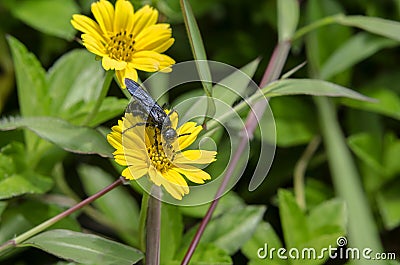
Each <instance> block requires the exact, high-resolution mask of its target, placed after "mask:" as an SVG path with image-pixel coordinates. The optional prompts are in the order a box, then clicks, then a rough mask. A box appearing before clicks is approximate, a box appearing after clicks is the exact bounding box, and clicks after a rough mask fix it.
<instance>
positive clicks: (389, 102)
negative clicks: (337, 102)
mask: <svg viewBox="0 0 400 265" xmlns="http://www.w3.org/2000/svg"><path fill="white" fill-rule="evenodd" d="M360 91H361V92H362V93H363V94H365V95H366V96H368V97H371V98H375V99H377V100H378V102H361V101H355V100H350V99H342V100H341V102H342V103H343V104H344V105H346V106H349V107H352V108H357V109H361V110H366V111H371V112H375V113H379V114H382V115H386V116H388V117H391V118H394V119H397V120H400V97H399V95H397V94H396V92H394V91H392V90H390V89H385V88H379V87H378V88H377V87H374V88H368V89H363V90H360Z"/></svg>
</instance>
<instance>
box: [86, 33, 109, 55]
mask: <svg viewBox="0 0 400 265" xmlns="http://www.w3.org/2000/svg"><path fill="white" fill-rule="evenodd" d="M82 40H83V45H85V47H86V49H88V51H90V52H92V53H94V54H96V55H98V56H100V57H104V56H106V53H107V50H106V48H105V47H104V45H103V43H101V41H100V40H98V39H96V38H95V37H93V36H92V35H89V34H82Z"/></svg>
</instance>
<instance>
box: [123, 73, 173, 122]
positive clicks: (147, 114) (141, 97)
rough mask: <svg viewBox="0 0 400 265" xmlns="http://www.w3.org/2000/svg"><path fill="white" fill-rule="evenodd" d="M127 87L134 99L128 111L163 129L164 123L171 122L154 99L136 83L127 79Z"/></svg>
mask: <svg viewBox="0 0 400 265" xmlns="http://www.w3.org/2000/svg"><path fill="white" fill-rule="evenodd" d="M125 84H126V87H127V89H128V91H129V93H131V95H132V97H133V101H132V102H131V103H130V104H129V106H128V109H127V111H128V112H132V113H133V114H134V115H140V116H141V117H143V119H147V120H148V122H149V123H150V124H151V123H152V124H153V125H154V126H156V127H159V128H161V127H162V125H163V122H164V121H167V122H169V119H168V117H167V114H166V113H165V112H164V110H163V109H162V108H161V107H160V105H158V104H157V102H155V101H154V99H153V98H152V97H151V96H150V95H149V94H148V93H147V92H146V91H145V90H144V89H143V88H142V87H141V86H140V85H139V84H138V83H136V82H135V81H133V80H131V79H125Z"/></svg>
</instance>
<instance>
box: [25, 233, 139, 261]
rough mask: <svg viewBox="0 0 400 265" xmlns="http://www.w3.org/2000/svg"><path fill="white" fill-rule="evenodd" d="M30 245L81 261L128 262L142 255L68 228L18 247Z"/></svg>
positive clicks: (35, 238)
mask: <svg viewBox="0 0 400 265" xmlns="http://www.w3.org/2000/svg"><path fill="white" fill-rule="evenodd" d="M26 246H32V247H35V248H39V249H41V250H43V251H46V252H48V253H50V254H53V255H55V256H58V257H60V258H63V259H67V260H72V261H75V262H79V263H84V264H103V265H107V264H110V265H111V264H120V265H124V264H126V265H131V264H134V263H136V262H138V261H139V260H141V259H142V258H143V254H142V253H141V252H140V251H139V250H137V249H134V248H131V247H128V246H126V245H123V244H121V243H117V242H114V241H111V240H108V239H105V238H102V237H99V236H96V235H90V234H84V233H78V232H73V231H69V230H61V229H57V230H51V231H47V232H44V233H41V234H39V235H37V236H35V237H33V238H31V239H28V240H26V241H25V242H24V243H22V244H20V245H18V247H26Z"/></svg>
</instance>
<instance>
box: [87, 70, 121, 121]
mask: <svg viewBox="0 0 400 265" xmlns="http://www.w3.org/2000/svg"><path fill="white" fill-rule="evenodd" d="M113 76H114V71H107V72H106V76H105V78H104V82H103V86H102V88H101V91H100V95H99V98H98V99H97V100H96V103H95V105H94V106H93V109H92V110H91V111H90V113H89V114H88V115H87V116H86V119H85V121H84V122H83V124H82V125H88V124H89V123H90V121H91V120H92V119H93V118H94V117H96V115H97V113H98V112H99V109H100V107H101V104H103V101H104V99H105V98H106V95H107V92H108V89H109V88H110V84H111V81H112V78H113Z"/></svg>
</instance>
